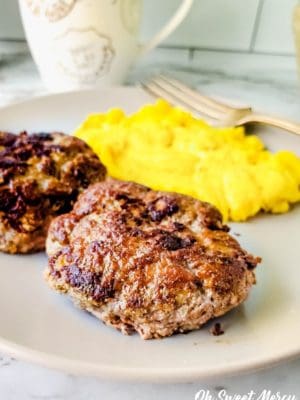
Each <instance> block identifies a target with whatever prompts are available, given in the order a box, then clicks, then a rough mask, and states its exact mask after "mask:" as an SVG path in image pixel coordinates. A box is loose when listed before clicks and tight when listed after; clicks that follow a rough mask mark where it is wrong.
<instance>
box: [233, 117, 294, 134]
mask: <svg viewBox="0 0 300 400" xmlns="http://www.w3.org/2000/svg"><path fill="white" fill-rule="evenodd" d="M251 122H255V123H259V124H263V125H271V126H274V127H276V128H280V129H284V130H286V131H289V132H291V133H294V134H296V135H300V124H297V123H296V122H292V121H288V120H287V119H282V118H276V117H272V116H269V115H263V114H256V113H251V114H248V115H246V116H244V117H243V118H241V119H240V120H239V121H238V125H245V124H249V123H251Z"/></svg>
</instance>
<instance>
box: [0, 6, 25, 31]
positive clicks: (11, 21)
mask: <svg viewBox="0 0 300 400" xmlns="http://www.w3.org/2000/svg"><path fill="white" fill-rule="evenodd" d="M1 38H4V39H20V38H24V31H23V27H22V24H21V19H20V14H19V7H18V1H17V0H0V39H1Z"/></svg>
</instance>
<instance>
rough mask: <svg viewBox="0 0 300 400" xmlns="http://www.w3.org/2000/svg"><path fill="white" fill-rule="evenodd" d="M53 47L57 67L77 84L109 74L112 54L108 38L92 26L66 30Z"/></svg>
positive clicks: (113, 53)
mask: <svg viewBox="0 0 300 400" xmlns="http://www.w3.org/2000/svg"><path fill="white" fill-rule="evenodd" d="M53 50H54V54H56V58H57V64H58V66H59V67H60V68H62V69H63V71H64V73H65V74H67V75H68V76H69V77H71V78H73V79H74V80H75V81H77V82H79V83H93V82H96V80H97V79H98V78H99V77H101V76H103V75H105V74H106V73H108V72H109V70H110V68H111V63H112V60H113V57H114V55H115V51H114V48H113V45H112V40H111V38H109V37H108V36H107V35H104V34H102V33H100V32H98V31H97V30H96V29H94V28H87V29H76V28H72V29H70V30H68V31H67V32H66V33H64V34H63V35H60V36H59V37H58V38H57V39H56V45H55V48H54V49H53Z"/></svg>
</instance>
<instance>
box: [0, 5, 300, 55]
mask: <svg viewBox="0 0 300 400" xmlns="http://www.w3.org/2000/svg"><path fill="white" fill-rule="evenodd" d="M78 1H79V0H78ZM80 1H84V0H80ZM107 1H108V0H107ZM194 1H195V3H194V5H193V8H192V10H191V12H190V14H189V16H188V17H187V19H186V20H185V21H184V22H183V24H182V25H181V26H180V27H179V28H178V29H177V30H176V32H174V33H173V34H172V35H171V36H170V37H169V38H168V39H167V40H166V41H165V43H164V44H163V46H164V47H180V48H181V47H182V48H185V49H187V50H188V49H195V48H197V49H198V48H199V49H211V50H225V51H226V50H230V51H235V50H237V51H243V52H251V51H254V52H259V53H261V52H262V53H274V54H276V53H277V54H278V53H279V54H294V43H293V37H292V32H291V14H292V9H293V7H294V5H295V3H296V1H297V0H194ZM179 4H180V0H144V20H143V26H142V31H141V36H142V40H147V39H149V38H150V37H151V36H152V35H153V34H154V33H155V32H157V31H158V30H159V29H160V28H161V27H162V25H163V24H164V23H165V22H166V21H167V20H168V18H169V17H170V16H171V15H172V13H173V12H174V11H175V10H176V8H177V7H178V5H179ZM259 10H261V13H259V12H258V11H259ZM1 39H24V32H23V29H22V25H21V21H20V16H19V13H18V1H17V0H0V40H1ZM253 39H255V41H254V40H253Z"/></svg>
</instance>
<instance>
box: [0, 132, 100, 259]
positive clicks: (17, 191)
mask: <svg viewBox="0 0 300 400" xmlns="http://www.w3.org/2000/svg"><path fill="white" fill-rule="evenodd" d="M105 174H106V170H105V167H104V166H103V165H102V164H101V162H100V161H99V159H98V157H97V156H96V155H95V154H94V152H93V151H92V150H91V149H90V148H89V147H88V146H87V145H86V144H85V143H84V142H83V141H81V140H80V139H77V138H74V137H72V136H67V135H64V134H62V133H37V134H32V135H28V134H27V133H26V132H22V133H20V134H19V135H14V134H11V133H6V132H0V251H4V252H8V253H29V252H34V251H40V250H43V249H44V247H45V239H46V235H47V230H48V227H49V224H50V222H51V220H52V219H53V217H55V216H57V215H60V214H63V213H66V212H69V211H70V210H71V209H72V206H73V204H74V202H75V201H76V199H77V196H78V194H79V193H80V192H81V191H82V190H83V189H85V188H87V187H88V186H89V184H90V183H95V182H97V181H100V180H102V179H104V177H105Z"/></svg>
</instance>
